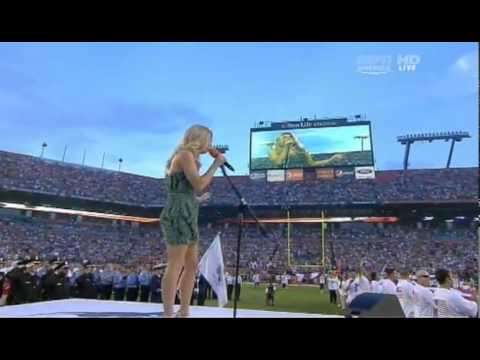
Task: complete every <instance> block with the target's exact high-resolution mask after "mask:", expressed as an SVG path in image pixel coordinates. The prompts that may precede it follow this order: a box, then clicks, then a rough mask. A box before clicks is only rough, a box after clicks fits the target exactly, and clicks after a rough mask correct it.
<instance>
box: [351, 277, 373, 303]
mask: <svg viewBox="0 0 480 360" xmlns="http://www.w3.org/2000/svg"><path fill="white" fill-rule="evenodd" d="M352 278H353V279H352V280H350V281H349V283H348V285H347V288H346V290H347V305H350V303H351V302H352V301H353V299H355V298H356V297H357V296H358V295H360V294H363V293H366V292H369V291H370V282H369V281H368V279H367V277H366V276H365V275H364V273H363V271H358V272H357V273H356V274H354V275H353V277H352Z"/></svg>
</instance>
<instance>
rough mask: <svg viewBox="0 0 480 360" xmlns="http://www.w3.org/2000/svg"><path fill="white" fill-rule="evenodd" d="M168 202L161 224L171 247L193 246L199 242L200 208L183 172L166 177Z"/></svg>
mask: <svg viewBox="0 0 480 360" xmlns="http://www.w3.org/2000/svg"><path fill="white" fill-rule="evenodd" d="M165 181H166V185H167V202H166V204H165V207H164V208H163V211H162V213H161V215H160V224H161V226H162V231H163V234H164V236H165V239H166V241H167V243H168V244H169V245H193V244H196V243H197V242H198V239H199V236H198V208H199V202H198V200H197V199H196V197H195V193H194V191H193V187H192V185H191V184H190V181H188V179H187V178H186V176H185V174H184V173H183V172H177V173H175V174H172V175H167V176H166V177H165Z"/></svg>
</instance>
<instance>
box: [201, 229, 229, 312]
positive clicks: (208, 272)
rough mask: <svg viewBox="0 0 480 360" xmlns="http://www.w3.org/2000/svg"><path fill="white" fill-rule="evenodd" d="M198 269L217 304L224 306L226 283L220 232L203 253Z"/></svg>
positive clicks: (226, 301)
mask: <svg viewBox="0 0 480 360" xmlns="http://www.w3.org/2000/svg"><path fill="white" fill-rule="evenodd" d="M198 269H199V271H200V273H201V274H202V275H203V276H204V277H205V279H206V280H207V281H208V283H209V284H210V286H211V287H212V289H213V291H215V294H217V298H218V306H220V307H223V306H225V305H226V304H227V303H228V299H227V283H226V281H225V272H224V266H223V255H222V246H221V245H220V233H218V234H217V236H215V239H214V240H213V242H212V244H211V245H210V247H209V248H208V249H207V251H206V252H205V254H203V256H202V259H201V260H200V263H199V264H198Z"/></svg>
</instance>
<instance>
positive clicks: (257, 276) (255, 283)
mask: <svg viewBox="0 0 480 360" xmlns="http://www.w3.org/2000/svg"><path fill="white" fill-rule="evenodd" d="M253 286H254V287H258V286H260V274H258V273H256V274H254V275H253Z"/></svg>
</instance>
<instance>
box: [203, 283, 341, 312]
mask: <svg viewBox="0 0 480 360" xmlns="http://www.w3.org/2000/svg"><path fill="white" fill-rule="evenodd" d="M266 286H267V285H266V284H262V285H261V286H260V287H257V288H255V287H253V285H251V284H243V286H242V290H241V292H240V301H239V302H238V308H239V309H252V310H267V311H286V312H297V313H315V314H333V315H343V312H342V310H341V308H339V307H337V306H335V305H332V304H330V302H329V295H328V291H327V290H320V288H319V287H309V286H289V287H288V288H287V289H282V288H281V286H277V292H276V293H275V306H266V305H265V289H266ZM205 305H206V306H217V305H218V303H217V300H206V301H205ZM226 307H230V308H231V307H233V300H232V301H230V302H229V303H228V305H227V306H226Z"/></svg>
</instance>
